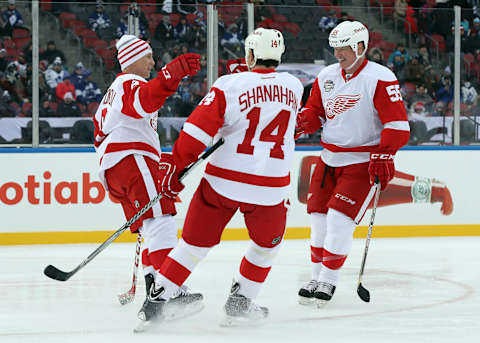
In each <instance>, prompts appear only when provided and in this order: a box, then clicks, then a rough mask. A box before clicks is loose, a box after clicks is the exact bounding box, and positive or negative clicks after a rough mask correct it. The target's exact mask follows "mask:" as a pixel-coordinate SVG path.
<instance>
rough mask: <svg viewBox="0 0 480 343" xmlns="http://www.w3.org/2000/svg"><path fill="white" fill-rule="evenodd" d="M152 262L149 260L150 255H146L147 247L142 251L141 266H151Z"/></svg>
mask: <svg viewBox="0 0 480 343" xmlns="http://www.w3.org/2000/svg"><path fill="white" fill-rule="evenodd" d="M151 266H152V262H150V257H148V249H144V250H143V251H142V267H143V268H147V267H151Z"/></svg>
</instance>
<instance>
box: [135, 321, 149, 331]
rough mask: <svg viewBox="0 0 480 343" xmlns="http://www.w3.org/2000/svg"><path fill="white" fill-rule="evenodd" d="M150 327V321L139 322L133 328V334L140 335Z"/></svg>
mask: <svg viewBox="0 0 480 343" xmlns="http://www.w3.org/2000/svg"><path fill="white" fill-rule="evenodd" d="M151 326H152V321H148V322H147V321H145V320H140V321H139V323H138V325H137V326H136V327H135V328H133V332H134V333H141V332H145V331H147V330H148V329H149V328H150V327H151Z"/></svg>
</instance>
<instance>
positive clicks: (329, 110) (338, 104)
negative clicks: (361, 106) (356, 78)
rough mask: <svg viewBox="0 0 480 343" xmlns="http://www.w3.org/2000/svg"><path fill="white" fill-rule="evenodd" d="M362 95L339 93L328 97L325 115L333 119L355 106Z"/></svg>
mask: <svg viewBox="0 0 480 343" xmlns="http://www.w3.org/2000/svg"><path fill="white" fill-rule="evenodd" d="M361 97H362V96H361V95H360V94H355V95H337V96H336V97H334V98H331V99H328V100H327V102H326V103H325V115H326V116H327V118H328V119H330V120H331V119H333V118H335V116H338V115H340V114H342V113H343V112H345V111H347V110H349V109H351V108H352V107H354V106H355V105H356V104H357V102H358V101H359V100H360V98H361Z"/></svg>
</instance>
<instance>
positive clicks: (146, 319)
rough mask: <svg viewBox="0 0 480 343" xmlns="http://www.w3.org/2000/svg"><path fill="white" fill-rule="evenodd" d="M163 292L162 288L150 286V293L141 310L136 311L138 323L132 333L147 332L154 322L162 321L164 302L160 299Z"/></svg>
mask: <svg viewBox="0 0 480 343" xmlns="http://www.w3.org/2000/svg"><path fill="white" fill-rule="evenodd" d="M164 291H165V290H164V289H163V287H160V288H159V289H156V288H155V284H154V283H153V284H152V285H151V287H150V292H149V293H148V295H147V298H146V299H145V301H144V302H143V305H142V308H141V309H140V311H138V315H137V316H138V319H140V322H139V323H138V325H137V327H135V328H134V329H133V332H135V333H138V332H144V331H146V330H148V329H149V328H150V327H151V326H152V324H153V323H154V322H160V321H162V320H163V319H164V315H163V308H164V306H165V304H166V300H165V299H162V298H161V295H162V294H163V293H164Z"/></svg>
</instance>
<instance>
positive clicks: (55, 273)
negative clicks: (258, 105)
mask: <svg viewBox="0 0 480 343" xmlns="http://www.w3.org/2000/svg"><path fill="white" fill-rule="evenodd" d="M223 143H224V140H223V138H220V139H219V140H218V141H217V142H216V143H215V144H214V145H212V146H211V147H210V148H208V149H207V150H206V151H205V152H204V153H203V154H202V155H200V157H199V158H198V159H197V160H196V161H195V162H193V163H192V164H190V165H189V166H188V167H186V168H185V169H184V170H183V171H182V172H181V173H180V176H179V180H180V181H181V180H182V179H183V178H184V177H185V176H186V175H188V174H189V172H190V171H191V170H192V169H193V168H194V167H195V166H197V165H198V164H199V163H200V162H201V161H202V160H205V159H206V158H207V157H208V156H210V155H211V154H212V153H213V152H214V151H215V150H217V149H218V148H219V147H220V146H221V145H222V144H223ZM162 197H163V195H162V194H161V193H159V194H157V195H156V196H155V197H154V198H153V199H152V200H150V201H149V202H148V203H147V204H146V205H145V206H144V207H142V208H141V209H140V211H138V212H137V213H136V214H135V215H134V216H133V217H132V218H130V219H129V220H128V221H127V222H126V223H125V224H123V226H122V227H121V228H120V229H118V230H117V231H115V232H114V233H113V234H112V235H111V236H110V237H108V239H107V240H106V241H105V242H103V243H102V244H101V245H100V246H99V247H98V248H97V249H95V250H94V251H92V253H91V254H90V255H88V256H87V258H86V259H85V260H83V261H82V262H81V263H80V264H79V265H78V266H77V267H76V268H75V269H73V270H72V271H71V272H68V273H65V272H62V271H61V270H59V269H57V268H55V267H54V266H52V265H49V266H47V267H46V268H45V270H44V274H45V275H46V276H48V277H50V278H52V279H55V280H59V281H66V280H68V279H69V278H70V277H72V276H73V275H74V274H76V273H77V272H78V271H79V270H80V269H82V268H83V267H84V266H85V265H86V264H87V263H89V262H90V261H91V260H93V258H95V257H96V256H97V255H98V254H100V253H101V252H102V251H103V250H105V248H106V247H107V246H109V245H110V244H111V243H112V242H113V241H114V240H115V239H117V238H118V236H120V235H121V234H122V233H123V232H124V231H125V230H126V229H128V228H129V227H130V226H131V225H132V224H133V223H135V222H136V221H137V220H138V218H140V217H141V216H142V215H144V214H145V212H147V211H148V210H149V209H150V208H151V207H152V206H153V205H155V204H156V203H157V202H158V201H159V200H160V199H161V198H162Z"/></svg>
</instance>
